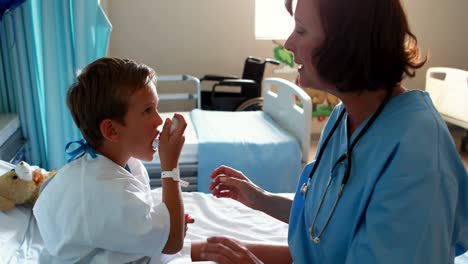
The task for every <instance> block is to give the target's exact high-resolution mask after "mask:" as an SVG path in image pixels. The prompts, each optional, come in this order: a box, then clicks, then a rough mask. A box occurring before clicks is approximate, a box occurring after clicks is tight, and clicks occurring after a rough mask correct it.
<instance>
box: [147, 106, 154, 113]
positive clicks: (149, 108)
mask: <svg viewBox="0 0 468 264" xmlns="http://www.w3.org/2000/svg"><path fill="white" fill-rule="evenodd" d="M153 109H154V107H148V108H146V109H145V113H147V114H151V112H153Z"/></svg>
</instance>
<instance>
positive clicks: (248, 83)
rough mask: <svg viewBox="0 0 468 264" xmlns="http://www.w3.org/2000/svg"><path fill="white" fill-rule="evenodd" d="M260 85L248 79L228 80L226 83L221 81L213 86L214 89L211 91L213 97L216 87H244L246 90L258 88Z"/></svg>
mask: <svg viewBox="0 0 468 264" xmlns="http://www.w3.org/2000/svg"><path fill="white" fill-rule="evenodd" d="M258 85H259V84H258V83H256V82H255V81H254V80H248V79H227V80H224V81H220V82H218V83H216V84H215V85H213V88H212V90H211V93H212V96H213V95H214V93H215V92H216V87H218V86H242V87H244V88H251V87H258Z"/></svg>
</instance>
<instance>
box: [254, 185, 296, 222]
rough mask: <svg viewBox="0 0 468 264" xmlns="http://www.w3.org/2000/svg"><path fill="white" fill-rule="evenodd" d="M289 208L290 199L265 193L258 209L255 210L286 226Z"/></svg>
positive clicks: (290, 204) (290, 205)
mask: <svg viewBox="0 0 468 264" xmlns="http://www.w3.org/2000/svg"><path fill="white" fill-rule="evenodd" d="M291 207H292V200H291V199H289V198H286V197H283V196H281V195H277V194H272V193H269V192H265V193H264V194H263V197H262V199H261V201H260V203H259V205H258V208H256V209H257V210H260V211H262V212H264V213H266V214H267V215H269V216H271V217H274V218H276V219H278V220H280V221H283V222H285V223H287V224H288V223H289V214H290V213H291Z"/></svg>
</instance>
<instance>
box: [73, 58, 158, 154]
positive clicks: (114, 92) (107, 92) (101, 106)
mask: <svg viewBox="0 0 468 264" xmlns="http://www.w3.org/2000/svg"><path fill="white" fill-rule="evenodd" d="M150 82H154V84H156V73H155V71H154V70H153V69H151V68H150V67H148V66H146V65H144V64H140V63H137V62H135V61H133V60H129V59H119V58H101V59H98V60H96V61H94V62H93V63H91V64H89V65H88V66H86V68H85V69H84V70H83V71H82V72H81V73H80V74H79V75H78V76H77V80H76V83H74V84H73V85H72V86H71V87H70V89H69V90H68V93H67V105H68V108H69V109H70V112H71V114H72V116H73V120H74V121H75V123H76V125H77V126H78V128H79V129H80V130H81V134H82V135H83V137H84V139H85V140H86V141H87V143H88V145H89V146H90V147H91V148H94V149H96V148H97V147H99V146H100V145H101V144H102V142H103V139H104V138H103V136H102V134H101V130H100V127H99V126H100V123H101V122H102V120H104V119H107V118H109V119H112V120H115V121H117V122H119V123H121V124H122V125H125V122H124V117H125V114H126V113H127V111H128V99H129V97H130V96H131V95H132V94H133V93H134V92H136V91H137V90H139V89H142V88H145V87H147V86H148V84H149V83H150Z"/></svg>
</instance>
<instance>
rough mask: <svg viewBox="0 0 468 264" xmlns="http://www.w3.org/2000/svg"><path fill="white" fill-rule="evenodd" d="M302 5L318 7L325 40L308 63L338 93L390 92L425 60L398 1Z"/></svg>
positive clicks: (331, 1)
mask: <svg viewBox="0 0 468 264" xmlns="http://www.w3.org/2000/svg"><path fill="white" fill-rule="evenodd" d="M300 1H317V2H318V5H319V6H318V7H319V13H320V19H321V22H322V26H323V30H324V33H325V40H324V42H323V44H322V45H321V46H319V47H318V49H317V50H316V51H315V52H314V53H313V58H311V59H312V61H313V62H315V63H314V65H316V66H317V71H318V73H319V75H320V76H321V77H322V78H324V79H325V80H326V81H328V82H330V83H332V84H334V85H336V87H337V89H338V90H339V91H341V92H356V91H363V90H377V89H389V88H393V87H395V86H396V85H398V84H399V83H400V82H401V81H402V80H403V78H404V77H405V76H409V77H414V76H415V71H416V69H418V68H421V67H422V66H423V65H424V63H425V62H426V60H427V58H424V59H423V60H421V59H420V50H419V48H418V47H417V38H416V36H415V35H414V34H413V33H412V32H411V31H410V28H409V25H408V20H407V17H406V13H405V10H404V9H403V6H402V4H401V2H400V0H300Z"/></svg>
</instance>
